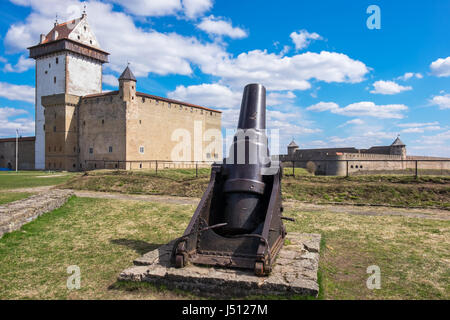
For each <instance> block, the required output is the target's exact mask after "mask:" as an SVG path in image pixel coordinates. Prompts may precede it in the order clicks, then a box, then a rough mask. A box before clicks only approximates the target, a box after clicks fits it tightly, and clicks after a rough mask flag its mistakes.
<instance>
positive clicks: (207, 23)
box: [197, 15, 247, 39]
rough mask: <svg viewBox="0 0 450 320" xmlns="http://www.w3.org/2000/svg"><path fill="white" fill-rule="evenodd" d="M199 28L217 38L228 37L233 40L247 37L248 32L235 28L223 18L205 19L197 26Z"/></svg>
mask: <svg viewBox="0 0 450 320" xmlns="http://www.w3.org/2000/svg"><path fill="white" fill-rule="evenodd" d="M197 28H199V29H200V30H203V31H205V32H206V33H208V34H212V35H216V36H228V37H230V38H233V39H239V38H245V37H247V32H246V31H244V30H243V29H241V28H238V27H233V26H232V25H231V22H229V21H225V20H223V19H221V18H216V17H214V16H212V15H211V16H209V17H206V18H203V19H202V21H201V22H200V23H199V24H197Z"/></svg>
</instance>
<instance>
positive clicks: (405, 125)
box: [397, 121, 439, 128]
mask: <svg viewBox="0 0 450 320" xmlns="http://www.w3.org/2000/svg"><path fill="white" fill-rule="evenodd" d="M435 125H439V122H437V121H433V122H410V123H399V124H397V127H400V128H413V127H426V126H435Z"/></svg>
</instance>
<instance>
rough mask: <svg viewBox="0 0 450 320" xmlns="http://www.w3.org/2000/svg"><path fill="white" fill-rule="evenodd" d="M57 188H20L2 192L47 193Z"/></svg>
mask: <svg viewBox="0 0 450 320" xmlns="http://www.w3.org/2000/svg"><path fill="white" fill-rule="evenodd" d="M54 187H55V186H42V187H30V188H18V189H5V190H1V191H0V192H30V193H42V192H47V191H49V190H50V189H52V188H54Z"/></svg>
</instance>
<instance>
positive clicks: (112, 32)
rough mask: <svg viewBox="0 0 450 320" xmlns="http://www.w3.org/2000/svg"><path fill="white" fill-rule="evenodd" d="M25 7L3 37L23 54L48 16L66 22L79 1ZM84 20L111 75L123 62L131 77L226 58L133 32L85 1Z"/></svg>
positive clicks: (126, 20)
mask: <svg viewBox="0 0 450 320" xmlns="http://www.w3.org/2000/svg"><path fill="white" fill-rule="evenodd" d="M16 1H17V0H16ZM26 4H28V5H30V6H31V7H32V9H33V11H32V13H31V14H30V15H29V16H28V17H27V18H26V20H25V22H18V23H16V24H13V25H12V26H11V27H10V28H9V30H8V32H7V35H6V37H5V44H6V45H7V47H8V48H9V50H15V51H25V50H26V47H27V46H31V45H34V44H37V42H38V40H39V34H40V33H45V32H48V31H49V30H50V29H51V27H52V26H53V20H54V16H53V13H54V12H58V14H59V16H60V19H61V20H66V19H71V18H74V17H78V16H79V15H81V8H82V5H81V2H79V1H76V0H68V1H66V2H64V3H63V2H60V1H58V2H55V1H43V0H39V1H38V0H28V1H26ZM88 21H89V23H90V24H91V26H92V28H93V30H94V33H95V34H96V36H97V38H98V39H99V41H100V45H101V47H102V48H103V49H104V50H106V51H108V52H110V53H111V56H110V63H109V64H107V65H105V67H106V68H110V69H112V70H114V71H116V72H122V71H123V69H124V66H125V65H126V63H127V61H131V62H132V63H133V71H134V73H135V75H136V76H146V75H147V74H148V73H150V72H153V73H156V74H160V75H167V74H182V75H190V74H192V68H191V64H195V65H198V66H200V67H202V68H204V66H207V65H211V64H215V62H216V61H220V60H222V59H223V58H224V57H225V56H227V55H228V54H227V53H226V52H225V50H224V49H223V47H221V46H220V45H219V44H215V43H204V42H201V41H199V40H198V39H196V38H195V37H185V36H181V35H179V34H176V33H161V32H157V31H155V30H144V29H142V28H139V27H137V26H136V25H135V23H134V21H133V19H132V17H130V16H128V15H126V14H125V13H123V12H116V11H113V6H112V5H111V4H105V3H102V2H98V1H91V2H89V8H88Z"/></svg>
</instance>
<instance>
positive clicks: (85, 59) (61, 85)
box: [28, 13, 109, 169]
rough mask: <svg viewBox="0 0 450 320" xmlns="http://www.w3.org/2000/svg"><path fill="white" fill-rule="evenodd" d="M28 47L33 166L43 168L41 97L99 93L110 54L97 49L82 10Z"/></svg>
mask: <svg viewBox="0 0 450 320" xmlns="http://www.w3.org/2000/svg"><path fill="white" fill-rule="evenodd" d="M28 49H29V50H30V58H33V59H35V60H36V89H35V90H36V93H35V99H36V101H35V113H36V119H35V134H36V144H35V168H36V169H44V168H45V150H46V143H45V117H44V108H43V106H42V101H41V98H42V97H43V96H50V95H57V94H69V95H74V96H84V95H87V94H92V93H101V91H102V65H103V63H105V62H107V61H108V55H109V53H107V52H105V51H103V50H101V49H100V46H99V43H98V41H97V39H96V37H95V35H94V33H93V32H92V30H91V28H90V26H89V24H88V22H87V15H86V14H85V13H83V15H82V16H81V17H80V18H78V19H74V20H71V21H67V22H65V23H61V24H58V23H57V22H55V25H54V27H53V29H52V30H51V31H50V32H49V33H48V34H47V35H44V34H41V37H40V42H39V44H37V45H35V46H32V47H30V48H28ZM69 122H70V121H69ZM47 129H48V130H49V129H51V128H47Z"/></svg>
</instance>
